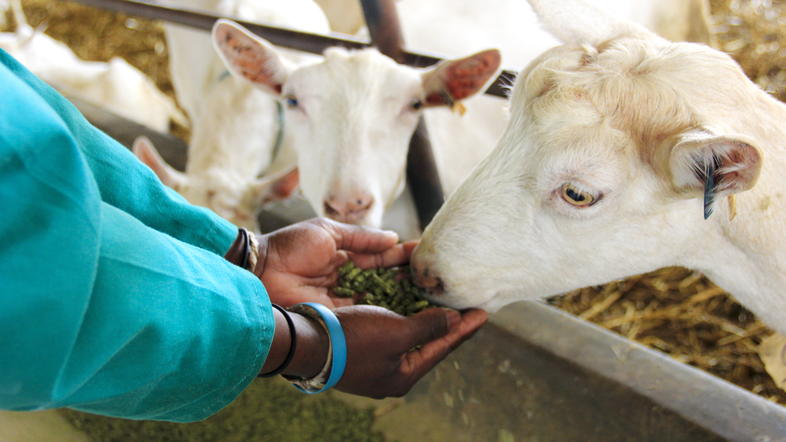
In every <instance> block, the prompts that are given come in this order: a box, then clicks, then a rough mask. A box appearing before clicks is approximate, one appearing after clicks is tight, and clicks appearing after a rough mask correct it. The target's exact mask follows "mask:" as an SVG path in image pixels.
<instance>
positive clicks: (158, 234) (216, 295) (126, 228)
mask: <svg viewBox="0 0 786 442" xmlns="http://www.w3.org/2000/svg"><path fill="white" fill-rule="evenodd" d="M236 235H237V228H236V227H235V226H233V225H232V224H230V223H228V222H226V221H224V220H222V219H221V218H219V217H218V216H216V215H214V214H213V213H212V212H210V211H208V210H205V209H202V208H198V207H195V206H192V205H190V204H188V203H187V202H186V201H185V200H184V199H183V198H181V197H180V196H179V195H177V194H176V193H175V192H173V191H171V190H170V189H168V188H166V187H164V186H163V185H162V184H161V182H160V181H159V180H158V178H157V177H156V176H155V174H153V172H152V171H151V170H150V169H148V168H147V167H146V166H145V165H143V164H142V163H140V162H139V161H137V159H136V158H135V157H134V156H133V155H132V154H131V153H130V152H129V151H128V150H126V149H125V148H124V147H123V146H121V145H120V144H118V143H117V142H116V141H114V140H112V139H111V138H109V137H108V136H107V135H105V134H104V133H102V132H101V131H99V130H98V129H96V128H94V127H93V126H91V125H90V124H89V123H88V122H87V121H86V120H85V119H84V117H82V115H81V114H80V113H79V112H78V111H77V110H76V109H75V108H74V107H73V106H72V105H71V104H70V103H69V102H68V101H67V100H65V99H64V98H63V97H62V96H60V95H59V94H58V93H57V92H55V91H54V90H53V89H52V88H50V87H49V86H47V85H46V84H44V83H43V82H41V81H40V80H38V79H37V78H35V77H34V76H33V75H32V74H31V73H30V72H28V71H27V70H26V69H25V68H24V67H22V66H21V65H20V64H19V63H18V62H16V61H15V60H14V59H13V58H11V57H10V56H9V55H8V54H7V53H5V52H3V51H2V50H0V408H2V409H8V410H39V409H44V408H55V407H71V408H75V409H78V410H84V411H89V412H92V413H98V414H105V415H111V416H119V417H125V418H131V419H160V420H169V421H178V422H187V421H194V420H200V419H204V418H205V417H207V416H209V415H211V414H213V413H215V412H216V411H218V410H220V409H221V408H222V407H224V406H225V405H227V404H228V403H229V402H231V401H232V400H233V399H234V398H235V397H236V396H237V395H238V394H239V393H240V392H241V391H242V390H243V389H244V388H245V387H246V385H248V383H250V382H251V380H253V379H254V377H255V376H256V374H257V373H258V372H259V370H260V368H261V366H262V363H263V362H264V359H265V357H266V356H267V352H268V349H269V347H270V343H271V340H272V338H273V332H274V327H275V325H274V320H273V314H272V311H271V306H270V301H269V299H268V297H267V293H266V292H265V289H264V287H263V286H262V284H261V283H260V281H259V280H258V279H257V278H256V277H254V275H252V274H251V273H249V272H247V271H245V270H242V269H240V268H239V267H236V266H234V265H232V264H230V263H228V262H227V261H225V260H224V259H223V258H222V256H221V255H223V254H224V253H225V252H226V251H227V250H228V249H229V247H230V245H231V243H232V242H233V240H234V239H235V237H236Z"/></svg>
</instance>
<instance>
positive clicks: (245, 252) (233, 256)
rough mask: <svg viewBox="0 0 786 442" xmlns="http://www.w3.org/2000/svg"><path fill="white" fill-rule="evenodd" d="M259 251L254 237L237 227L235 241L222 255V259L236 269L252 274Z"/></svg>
mask: <svg viewBox="0 0 786 442" xmlns="http://www.w3.org/2000/svg"><path fill="white" fill-rule="evenodd" d="M259 250H260V245H259V242H258V240H257V237H256V235H254V234H253V233H251V232H250V231H249V230H248V229H245V228H243V227H239V228H238V229H237V236H236V237H235V240H234V241H233V242H232V244H231V245H230V246H229V250H228V251H227V252H226V253H225V254H224V259H226V260H227V261H229V262H231V263H232V264H234V265H236V266H238V267H242V268H244V269H246V270H249V271H252V272H254V271H255V269H256V268H257V265H258V263H259Z"/></svg>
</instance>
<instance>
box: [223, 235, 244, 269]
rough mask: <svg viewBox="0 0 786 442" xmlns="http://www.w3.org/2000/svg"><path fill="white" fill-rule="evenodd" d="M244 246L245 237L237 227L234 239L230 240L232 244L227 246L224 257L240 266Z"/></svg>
mask: <svg viewBox="0 0 786 442" xmlns="http://www.w3.org/2000/svg"><path fill="white" fill-rule="evenodd" d="M244 248H245V239H244V237H243V231H242V230H241V229H239V228H238V229H237V236H236V237H235V240H234V241H232V244H231V245H230V246H229V250H227V252H226V253H225V254H224V259H226V260H227V261H229V262H231V263H232V264H234V265H236V266H240V265H241V263H242V261H243V249H244Z"/></svg>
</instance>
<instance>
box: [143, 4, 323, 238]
mask: <svg viewBox="0 0 786 442" xmlns="http://www.w3.org/2000/svg"><path fill="white" fill-rule="evenodd" d="M176 3H177V4H179V5H182V6H185V7H189V8H196V9H202V10H205V11H209V12H213V13H217V14H220V15H224V16H231V17H238V18H242V19H244V20H248V21H256V22H265V23H271V24H274V25H279V26H285V27H290V28H295V29H299V30H303V31H309V32H317V33H326V32H328V24H327V20H326V19H325V16H324V14H323V13H322V11H321V10H320V9H319V7H318V6H317V5H316V4H315V3H313V2H312V1H311V0H288V1H287V2H281V1H277V0H254V1H251V0H199V1H178V2H176ZM164 29H165V32H166V38H167V46H168V49H169V56H170V70H171V73H172V83H173V85H174V87H175V93H176V95H177V98H178V101H179V102H180V105H181V106H183V108H184V109H185V110H186V112H187V113H188V115H189V117H190V118H191V127H192V132H191V141H190V147H189V151H188V161H187V163H186V171H185V173H181V172H178V171H176V170H174V169H173V168H171V167H170V166H169V165H167V164H166V163H165V162H164V161H163V160H162V159H161V157H160V156H159V155H158V153H157V152H156V150H155V148H154V146H153V145H152V144H150V143H149V142H147V141H144V140H141V141H139V142H138V143H137V145H136V148H135V152H136V153H137V156H139V157H140V159H141V160H142V161H144V162H145V163H147V164H148V166H150V167H151V168H152V169H153V170H154V171H156V172H157V173H158V175H159V177H160V178H161V180H162V182H164V183H165V184H167V185H170V186H171V187H173V188H175V189H176V190H177V191H178V192H180V193H181V194H183V196H184V197H186V198H187V199H188V200H189V201H191V202H192V203H194V204H197V205H201V206H205V207H209V208H211V209H212V210H214V211H215V212H216V213H218V214H219V215H221V216H223V217H224V218H226V219H228V220H230V221H232V222H233V223H235V224H237V225H240V226H245V227H249V228H252V229H256V228H257V222H256V215H257V213H258V211H259V209H260V208H261V206H262V205H263V204H264V203H265V202H267V201H270V200H272V199H280V198H286V197H287V196H289V195H290V194H291V193H292V192H293V191H294V190H295V188H296V187H297V183H298V180H297V177H298V175H297V171H296V170H293V169H294V167H295V166H296V158H295V156H294V151H293V149H292V141H291V138H292V135H291V131H290V130H288V129H286V130H285V128H286V126H288V125H289V124H288V122H287V121H285V120H284V119H283V107H281V105H280V104H279V103H278V102H277V101H276V100H275V99H273V98H272V97H271V96H270V95H269V94H266V93H264V92H262V91H260V90H259V89H256V88H255V87H254V86H253V85H252V84H251V83H249V82H247V81H245V80H243V79H239V78H236V77H234V76H232V75H229V72H228V71H227V68H226V67H225V66H224V64H223V62H222V61H221V59H220V58H219V57H218V55H217V54H216V52H215V50H214V49H213V44H212V41H211V37H210V35H209V34H206V33H204V32H201V31H196V30H192V29H189V28H185V27H180V26H176V25H171V24H168V25H165V27H164ZM284 57H286V61H282V62H283V63H286V64H290V63H297V62H303V60H308V59H314V58H315V57H309V56H304V55H300V54H295V53H293V52H291V51H287V52H286V55H285V56H284ZM282 60H283V58H282ZM263 175H264V176H263Z"/></svg>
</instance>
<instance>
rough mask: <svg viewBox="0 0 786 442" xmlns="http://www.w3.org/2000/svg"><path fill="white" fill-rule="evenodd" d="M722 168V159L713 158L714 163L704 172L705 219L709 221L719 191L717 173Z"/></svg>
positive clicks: (708, 165) (707, 166)
mask: <svg viewBox="0 0 786 442" xmlns="http://www.w3.org/2000/svg"><path fill="white" fill-rule="evenodd" d="M719 168H720V159H719V158H718V157H717V156H714V155H713V157H712V163H711V164H707V165H706V170H705V172H704V219H709V217H710V216H711V215H712V204H713V203H714V202H715V192H716V191H717V184H718V183H717V180H716V177H715V173H716V172H717V171H718V169H719Z"/></svg>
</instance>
